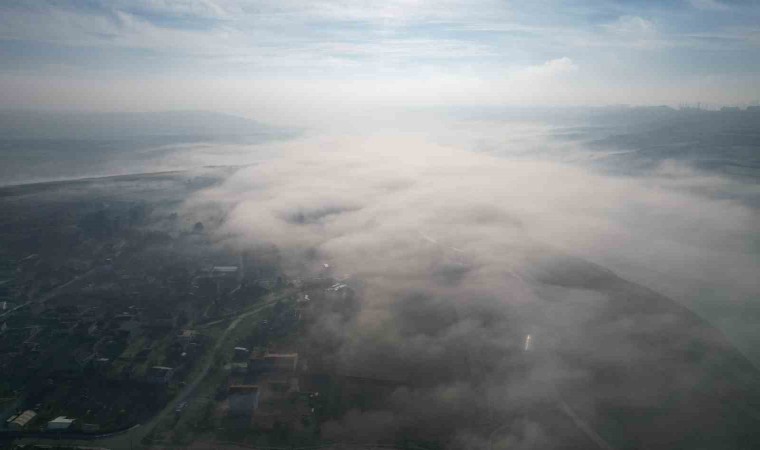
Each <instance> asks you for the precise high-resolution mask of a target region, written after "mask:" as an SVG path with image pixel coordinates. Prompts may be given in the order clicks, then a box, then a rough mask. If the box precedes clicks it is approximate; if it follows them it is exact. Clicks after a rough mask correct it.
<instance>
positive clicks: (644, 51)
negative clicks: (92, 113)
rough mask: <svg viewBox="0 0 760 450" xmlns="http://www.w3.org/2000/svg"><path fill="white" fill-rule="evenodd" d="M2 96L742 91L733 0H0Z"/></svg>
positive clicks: (374, 101) (81, 99)
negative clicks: (0, 1)
mask: <svg viewBox="0 0 760 450" xmlns="http://www.w3.org/2000/svg"><path fill="white" fill-rule="evenodd" d="M0 59H2V61H3V64H2V65H0V101H2V104H3V105H5V107H6V108H46V109H89V110H163V109H188V108H189V109H211V110H219V111H226V112H238V113H242V114H246V115H257V114H260V113H262V112H263V111H270V112H271V111H283V113H287V112H289V113H292V112H294V111H302V112H308V113H310V114H313V113H315V112H319V111H322V110H324V108H325V107H327V106H330V107H340V106H356V105H364V106H430V105H462V104H465V105H472V104H476V105H481V104H513V105H535V104H539V105H568V104H572V105H589V104H591V105H596V104H618V103H625V104H670V105H678V104H680V103H686V102H688V103H696V102H702V103H703V104H714V105H722V104H752V103H754V102H756V101H757V100H759V99H760V4H759V3H757V2H754V1H749V0H748V1H742V0H734V1H730V0H664V1H654V0H638V1H625V2H623V1H599V0H588V1H577V0H576V1H555V0H535V1H530V2H523V1H519V2H518V1H509V0H477V1H471V0H467V1H465V0H438V1H429V0H386V1H365V0H351V1H349V0H308V1H307V0H280V1H274V2H273V1H263V0H198V1H188V0H129V1H127V0H80V1H74V0H49V1H44V0H35V1H16V0H10V1H4V2H2V4H0Z"/></svg>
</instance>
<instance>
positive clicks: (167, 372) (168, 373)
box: [145, 366, 174, 384]
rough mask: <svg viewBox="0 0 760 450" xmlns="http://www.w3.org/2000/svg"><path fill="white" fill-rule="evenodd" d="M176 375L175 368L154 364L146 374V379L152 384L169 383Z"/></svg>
mask: <svg viewBox="0 0 760 450" xmlns="http://www.w3.org/2000/svg"><path fill="white" fill-rule="evenodd" d="M173 375H174V369H173V368H171V367H164V366H153V367H151V368H150V369H148V373H146V374H145V380H146V381H147V382H148V383H151V384H167V383H169V381H170V380H171V379H172V376H173Z"/></svg>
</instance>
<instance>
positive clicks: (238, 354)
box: [233, 347, 251, 361]
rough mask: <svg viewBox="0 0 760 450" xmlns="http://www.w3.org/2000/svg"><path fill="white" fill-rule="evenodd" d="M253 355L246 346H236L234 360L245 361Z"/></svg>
mask: <svg viewBox="0 0 760 450" xmlns="http://www.w3.org/2000/svg"><path fill="white" fill-rule="evenodd" d="M250 355H251V351H250V350H248V349H247V348H245V347H235V350H234V355H233V360H234V361H245V360H246V359H248V358H249V357H250Z"/></svg>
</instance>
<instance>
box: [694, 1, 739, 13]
mask: <svg viewBox="0 0 760 450" xmlns="http://www.w3.org/2000/svg"><path fill="white" fill-rule="evenodd" d="M689 3H690V4H691V6H692V7H694V8H696V9H701V10H705V11H728V10H729V9H730V8H729V7H728V5H725V4H723V3H720V2H718V1H717V0H689Z"/></svg>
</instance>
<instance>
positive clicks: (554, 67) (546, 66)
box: [517, 56, 578, 78]
mask: <svg viewBox="0 0 760 450" xmlns="http://www.w3.org/2000/svg"><path fill="white" fill-rule="evenodd" d="M577 70H578V66H577V65H576V64H575V63H574V62H573V60H572V59H570V58H568V57H567V56H563V57H562V58H557V59H551V60H549V61H546V62H544V63H543V64H540V65H537V66H530V67H526V68H524V69H522V70H520V71H518V73H517V76H518V77H526V78H530V77H547V78H552V77H557V76H562V75H564V74H568V73H573V72H576V71H577Z"/></svg>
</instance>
